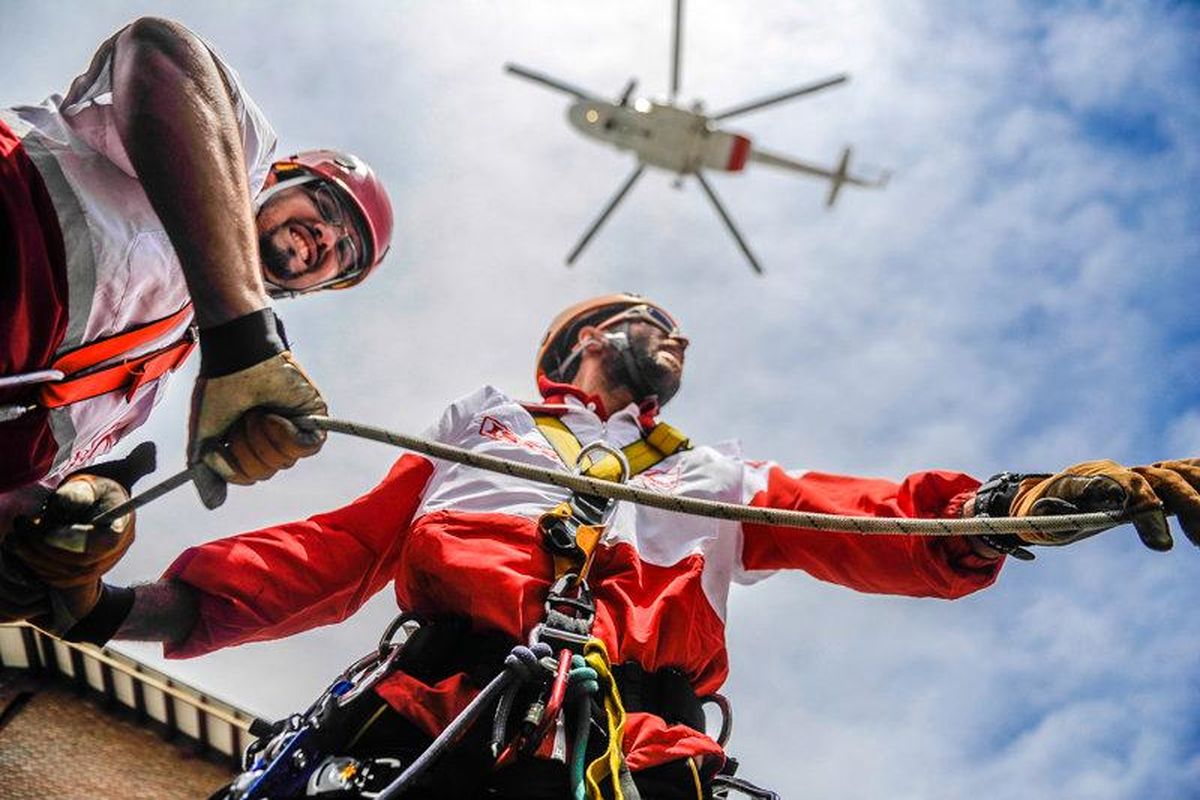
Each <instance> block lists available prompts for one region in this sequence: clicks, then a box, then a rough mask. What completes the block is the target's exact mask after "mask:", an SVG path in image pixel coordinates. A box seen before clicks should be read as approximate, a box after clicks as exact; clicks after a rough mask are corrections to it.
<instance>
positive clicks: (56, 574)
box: [0, 443, 155, 641]
mask: <svg viewBox="0 0 1200 800" xmlns="http://www.w3.org/2000/svg"><path fill="white" fill-rule="evenodd" d="M154 466H155V455H154V445H152V444H150V443H144V444H141V445H139V446H138V447H136V448H134V450H133V452H131V453H130V454H129V456H127V457H126V458H123V459H119V460H116V461H110V462H107V463H104V464H96V465H94V466H92V467H89V468H88V469H87V470H86V471H83V472H77V473H75V474H73V475H70V476H68V477H67V479H66V480H64V481H63V482H62V483H61V484H60V485H59V487H58V488H57V489H56V490H55V491H54V493H53V494H52V495H50V497H49V499H48V500H47V501H46V504H45V506H44V507H43V508H42V510H41V512H39V513H38V514H37V515H36V516H33V517H23V518H20V519H18V520H17V522H16V524H15V525H14V529H13V532H12V533H11V534H10V535H9V536H8V537H7V538H6V539H5V541H4V543H3V547H2V548H0V549H2V551H3V562H4V564H5V566H6V568H7V570H8V572H9V573H10V577H11V576H17V575H20V576H23V577H24V578H25V579H26V583H27V588H28V590H29V592H30V594H29V595H28V597H29V599H30V600H32V601H33V602H32V603H30V604H27V605H30V606H31V608H30V609H29V611H30V613H25V614H24V615H22V616H20V617H19V618H20V619H28V620H30V621H31V622H33V623H34V624H35V625H38V626H39V627H42V628H45V629H46V630H49V631H51V632H52V633H55V634H57V635H60V636H65V637H66V638H71V639H75V640H83V641H92V638H91V633H92V629H93V628H95V627H96V624H97V623H101V627H104V628H106V629H107V628H108V627H111V630H108V631H107V635H106V636H104V638H105V639H107V638H108V636H111V634H112V632H113V631H115V629H116V625H117V624H119V623H120V619H116V620H115V624H112V625H111V626H109V625H108V624H107V623H108V622H110V621H112V618H113V615H114V614H117V613H120V618H121V619H123V618H124V613H125V612H128V610H129V609H128V601H131V600H132V597H131V596H129V595H128V594H126V593H127V591H128V590H119V589H115V588H114V587H108V586H105V585H104V584H103V582H102V580H101V578H102V576H103V575H104V574H105V573H106V572H108V571H109V570H110V569H112V568H113V567H114V566H116V564H117V562H118V561H120V560H121V558H122V557H123V556H124V555H125V553H126V552H127V551H128V550H129V546H130V545H131V544H133V538H134V529H135V524H134V515H133V513H129V514H126V515H124V516H122V517H120V518H118V519H116V520H114V521H113V522H110V523H108V524H102V525H96V524H93V523H92V522H91V520H92V519H93V518H95V517H96V516H97V515H99V514H102V513H104V512H105V511H108V510H110V509H112V508H114V507H116V506H117V505H119V504H121V503H123V502H125V501H126V500H128V499H129V488H127V487H132V485H133V484H134V482H136V481H137V480H138V479H139V478H141V477H142V476H144V475H146V474H149V473H150V472H153V471H154ZM104 601H106V602H104ZM10 602H11V598H10ZM101 605H103V606H104V608H100V606H101ZM97 611H100V612H101V613H100V614H99V615H97ZM99 617H103V619H99ZM72 633H75V634H77V635H72Z"/></svg>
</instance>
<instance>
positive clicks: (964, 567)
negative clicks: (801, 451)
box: [741, 465, 1002, 598]
mask: <svg viewBox="0 0 1200 800" xmlns="http://www.w3.org/2000/svg"><path fill="white" fill-rule="evenodd" d="M761 471H765V473H766V487H765V489H760V490H759V491H757V492H756V493H755V494H754V495H753V497H752V498H751V499H750V503H751V505H756V506H764V507H770V508H787V509H795V510H798V511H813V512H820V513H825V514H840V515H843V516H866V517H925V518H934V517H942V516H947V514H946V510H947V507H948V506H949V504H950V501H951V500H952V499H954V498H955V497H956V496H958V495H960V494H962V493H964V492H971V491H974V490H975V489H977V488H978V487H979V481H977V480H975V479H974V478H972V477H970V476H968V475H962V474H959V473H955V472H942V471H931V472H919V473H916V474H914V475H910V476H909V477H907V478H905V479H904V481H902V482H901V483H898V484H897V483H893V482H891V481H886V480H879V479H874V478H854V477H849V476H844V475H831V474H828V473H821V472H808V473H804V474H803V475H802V476H800V477H794V476H792V475H789V474H788V473H786V472H785V471H784V470H782V469H780V468H779V467H777V466H773V465H767V466H764V467H762V468H760V472H761ZM760 480H761V477H760ZM742 533H743V542H742V558H741V562H742V568H743V569H744V570H746V571H749V572H753V571H757V570H776V569H802V570H804V571H805V572H808V573H809V574H810V575H812V576H814V577H816V578H819V579H821V580H823V581H829V582H831V583H837V584H840V585H842V586H848V587H850V588H852V589H857V590H859V591H862V592H874V593H880V594H901V595H912V596H917V597H944V598H955V597H961V596H963V595H966V594H970V593H971V592H974V591H977V590H979V589H982V588H984V587H985V586H988V585H990V584H991V583H992V582H993V581H994V580H995V579H996V575H997V574H998V573H999V571H1000V565H1001V563H1002V559H1001V560H996V561H990V560H985V559H981V558H979V557H977V556H975V555H974V554H972V552H971V549H970V545H969V544H968V543H967V541H966V540H965V539H964V538H963V537H960V536H955V537H942V536H937V537H935V536H904V535H897V536H891V535H862V534H855V533H826V532H822V531H814V530H808V529H804V528H784V527H778V526H773V525H761V524H752V523H745V524H743V526H742ZM747 577H751V576H747Z"/></svg>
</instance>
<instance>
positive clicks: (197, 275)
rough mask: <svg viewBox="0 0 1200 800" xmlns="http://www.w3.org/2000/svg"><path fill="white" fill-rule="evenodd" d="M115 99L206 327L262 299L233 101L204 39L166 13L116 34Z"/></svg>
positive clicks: (120, 124)
mask: <svg viewBox="0 0 1200 800" xmlns="http://www.w3.org/2000/svg"><path fill="white" fill-rule="evenodd" d="M113 108H114V110H115V112H116V123H117V129H118V132H119V133H120V136H121V142H122V143H123V144H124V146H125V150H126V152H127V153H128V154H129V159H130V162H131V163H132V164H133V166H134V169H135V170H137V174H138V178H139V180H140V181H141V183H142V186H143V187H144V188H145V191H146V195H147V197H149V199H150V203H151V205H152V206H153V207H154V210H155V212H156V213H157V214H158V216H159V218H160V219H161V220H162V223H163V227H164V228H165V229H166V231H167V234H168V235H169V236H170V238H171V243H172V244H173V245H174V247H175V251H176V253H177V255H178V257H179V262H180V264H181V265H182V267H183V273H184V278H185V279H186V281H187V285H188V291H189V293H190V294H191V297H192V302H193V304H194V305H195V309H196V322H197V323H198V324H199V325H200V327H201V328H209V327H214V326H216V325H219V324H221V323H224V322H228V321H230V320H233V319H236V318H237V317H241V316H244V315H245V314H248V313H250V312H253V311H257V310H259V309H261V308H264V307H266V305H267V295H266V290H265V288H264V286H263V282H262V273H261V270H260V267H259V264H258V241H257V235H256V232H255V227H254V214H253V211H252V209H251V206H250V189H249V185H248V179H247V177H246V168H245V162H244V154H243V152H242V137H241V131H240V130H239V128H238V124H237V118H236V116H235V112H234V106H233V101H232V99H231V98H230V94H229V90H228V88H227V87H226V85H225V81H224V79H223V78H222V76H221V73H220V70H219V69H218V67H217V65H216V62H215V61H214V60H213V57H212V55H211V53H209V51H208V48H207V47H205V45H204V43H203V42H201V41H200V40H199V39H198V38H197V37H196V36H195V35H194V34H192V33H191V32H190V31H188V30H187V29H186V28H184V27H183V26H182V25H179V24H178V23H175V22H171V21H169V20H162V19H153V18H143V19H139V20H138V21H137V22H134V23H133V24H132V25H130V26H129V27H128V28H126V29H125V30H124V32H122V33H121V34H120V36H119V38H118V39H117V47H116V52H115V55H114V60H113Z"/></svg>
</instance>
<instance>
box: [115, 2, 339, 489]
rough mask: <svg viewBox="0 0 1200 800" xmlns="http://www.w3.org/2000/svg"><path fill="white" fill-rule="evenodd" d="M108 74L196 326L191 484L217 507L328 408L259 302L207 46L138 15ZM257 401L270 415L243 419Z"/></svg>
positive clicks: (124, 137) (242, 168)
mask: <svg viewBox="0 0 1200 800" xmlns="http://www.w3.org/2000/svg"><path fill="white" fill-rule="evenodd" d="M112 82H113V109H114V112H115V119H116V126H117V130H118V132H119V134H120V137H121V143H122V144H123V145H124V146H125V151H126V153H127V154H128V155H129V160H130V163H131V164H132V165H133V167H134V170H135V171H136V172H137V175H138V179H139V181H140V182H141V184H142V186H143V188H144V189H145V191H146V196H147V197H148V198H149V200H150V204H151V205H152V206H153V207H154V210H155V212H156V213H157V214H158V217H159V219H160V220H161V222H162V224H163V228H164V229H165V230H166V232H167V235H168V236H169V237H170V239H171V244H172V245H173V246H174V248H175V253H176V255H177V256H178V258H179V263H180V265H181V266H182V268H183V274H184V279H185V280H186V282H187V286H188V293H189V294H190V295H191V299H192V304H193V306H194V308H195V314H196V322H197V324H198V325H199V327H200V379H199V380H198V381H197V382H196V385H195V388H194V389H193V394H192V411H191V416H190V419H189V423H188V462H189V463H190V464H193V465H194V464H197V463H198V462H200V461H203V462H204V464H205V465H207V467H208V470H201V471H197V472H196V477H195V485H196V487H197V489H198V490H199V492H200V498H201V500H202V501H203V502H204V504H205V505H206V506H208V507H209V508H215V507H216V506H218V505H220V504H221V503H222V502H223V501H224V498H225V482H226V481H229V482H233V483H239V484H250V483H254V482H256V481H259V480H264V479H266V478H269V477H271V476H272V475H273V474H275V472H276V471H277V470H279V469H286V468H287V467H290V466H291V465H292V464H294V463H295V462H296V460H297V459H299V458H302V457H304V456H309V455H312V454H314V453H316V452H317V451H318V450H320V448H321V445H322V443H323V442H324V440H325V435H324V433H323V432H313V431H304V430H301V429H300V428H298V427H296V426H295V425H294V424H292V422H291V421H290V420H289V419H288V418H291V417H297V416H305V415H308V414H325V413H326V412H327V411H328V409H327V407H326V405H325V401H324V398H322V397H321V393H320V391H318V389H317V388H316V386H314V385H313V383H312V381H310V380H309V378H308V376H307V375H306V374H305V373H304V370H303V369H302V368H301V367H300V365H299V364H297V363H296V362H295V361H294V360H293V359H292V356H291V353H290V352H289V351H288V350H287V342H286V341H285V340H284V339H283V336H282V332H281V330H280V329H279V327H278V325H277V323H276V320H275V317H274V314H273V313H272V311H271V310H270V308H269V305H268V301H267V294H266V290H265V288H264V286H263V280H262V271H261V266H260V259H259V254H258V236H257V228H256V225H255V218H254V212H253V210H252V208H251V204H250V189H249V180H248V178H247V176H246V165H245V154H244V152H243V149H242V137H241V130H240V129H239V127H238V122H237V117H236V114H235V110H234V104H233V100H232V98H231V95H230V91H229V87H228V86H227V85H226V83H225V79H224V78H223V77H222V75H221V72H220V69H219V68H218V66H217V63H216V61H215V60H214V58H213V56H212V54H211V53H210V52H209V50H208V48H207V47H206V46H205V45H204V43H203V42H201V41H200V40H199V39H198V38H197V37H196V36H195V35H193V34H192V33H191V32H190V31H188V30H187V29H186V28H184V27H183V26H182V25H179V24H178V23H175V22H171V21H168V20H162V19H154V18H143V19H139V20H138V21H137V22H134V23H133V24H132V25H130V26H129V27H128V28H126V29H125V30H124V31H123V32H122V33H121V34H120V35H119V36H118V38H117V44H116V52H115V54H114V56H113V76H112ZM256 408H258V409H268V410H269V415H270V416H269V418H266V419H264V414H262V413H260V414H259V415H258V417H256V418H254V419H250V420H247V419H246V416H245V415H246V412H248V411H251V410H252V409H256ZM239 420H241V421H242V424H240V425H239V424H238V423H239ZM222 443H224V444H225V445H227V448H226V449H223V448H222V447H221V445H222ZM239 454H240V455H239ZM250 454H253V457H249V455H250Z"/></svg>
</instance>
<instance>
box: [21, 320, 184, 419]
mask: <svg viewBox="0 0 1200 800" xmlns="http://www.w3.org/2000/svg"><path fill="white" fill-rule="evenodd" d="M191 316H192V304H191V303H187V304H185V305H184V306H183V308H181V309H179V310H178V311H176V312H175V313H174V314H171V315H170V316H167V317H163V318H162V319H158V320H154V321H153V322H147V323H145V324H143V325H138V326H136V327H134V328H130V329H129V330H127V331H123V332H121V333H118V334H115V335H113V336H107V337H105V338H103V339H98V340H96V341H94V342H89V343H88V344H85V345H83V346H81V347H77V348H75V349H73V350H69V351H67V352H66V353H63V354H62V355H60V356H58V357H57V358H55V359H54V361H53V363H51V364H50V366H49V367H48V368H47V369H46V370H45V371H43V372H42V373H38V379H37V380H34V381H30V382H31V383H41V385H40V386H39V387H38V389H37V390H36V391H35V392H34V394H33V395H32V396H31V397H30V398H29V399H30V400H31V401H32V403H33V405H29V406H21V407H17V408H12V409H7V408H6V410H7V411H8V412H9V414H8V415H7V416H9V417H16V416H20V414H21V413H24V411H28V410H32V409H33V408H38V407H40V408H60V407H62V406H66V405H70V404H71V403H78V402H80V401H83V400H90V399H92V398H93V397H99V396H100V395H103V394H108V393H110V392H118V391H120V392H124V393H125V399H126V400H131V399H132V398H133V395H134V393H135V392H136V391H137V390H138V389H139V388H140V387H142V386H143V385H144V384H146V383H148V382H150V381H153V380H155V379H157V378H160V377H162V376H163V375H164V374H166V373H168V372H172V371H174V370H175V369H177V368H178V367H179V366H180V365H181V364H183V362H184V361H186V360H187V357H188V356H189V355H191V352H192V350H193V349H195V347H196V334H195V330H194V328H191V327H189V328H187V329H186V330H185V331H184V332H183V334H182V335H181V336H180V337H179V338H178V339H176V340H175V341H173V342H171V343H170V344H167V345H165V346H163V347H159V348H157V349H155V350H152V351H150V352H148V353H144V354H142V355H138V356H132V357H125V356H126V355H127V354H128V353H131V352H133V351H134V350H137V349H138V348H140V347H143V346H145V345H147V344H150V343H151V342H154V341H156V340H158V339H161V338H162V337H163V336H165V335H166V334H167V333H169V332H170V331H172V330H174V329H175V328H178V327H179V326H180V325H181V324H183V323H184V322H186V321H187V320H188V319H189V318H190V317H191ZM21 378H22V376H20V375H17V376H10V377H9V382H11V383H12V384H14V385H20V384H21V383H23V381H22V380H21Z"/></svg>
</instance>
